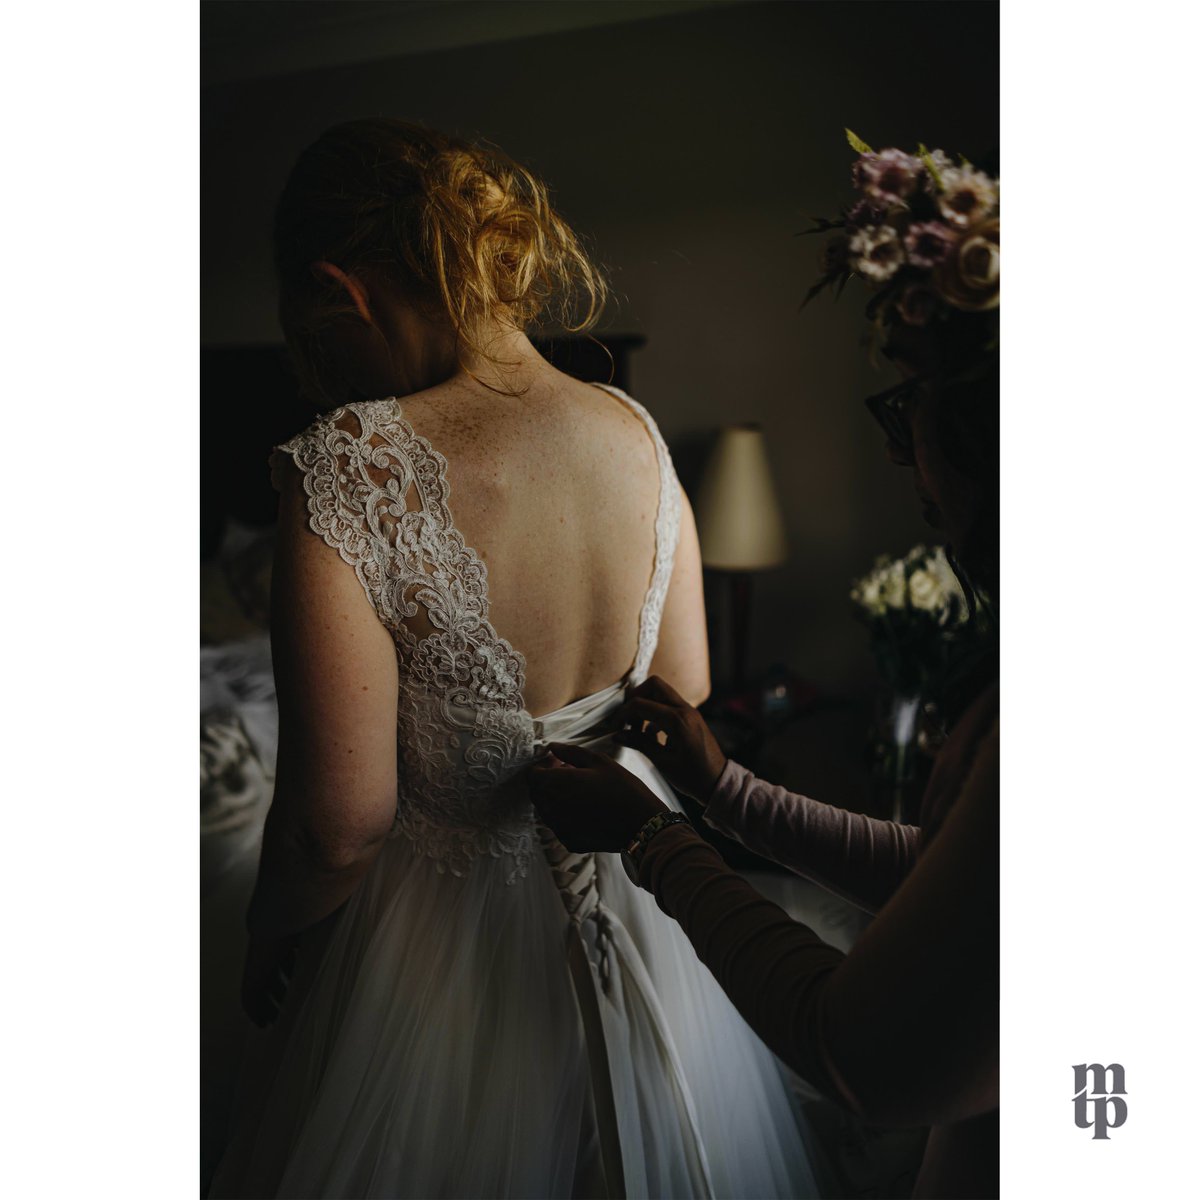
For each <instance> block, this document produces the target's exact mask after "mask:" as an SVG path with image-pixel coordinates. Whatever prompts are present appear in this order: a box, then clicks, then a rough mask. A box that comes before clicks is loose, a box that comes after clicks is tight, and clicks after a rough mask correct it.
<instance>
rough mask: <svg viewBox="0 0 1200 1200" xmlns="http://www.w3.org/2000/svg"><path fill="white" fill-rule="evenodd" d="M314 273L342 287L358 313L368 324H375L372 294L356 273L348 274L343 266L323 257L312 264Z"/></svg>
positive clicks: (319, 277)
mask: <svg viewBox="0 0 1200 1200" xmlns="http://www.w3.org/2000/svg"><path fill="white" fill-rule="evenodd" d="M312 273H313V275H315V276H316V277H317V278H318V279H321V280H323V281H325V282H333V283H335V284H337V286H338V287H340V288H341V289H342V290H343V291H344V292H345V293H346V295H347V296H348V297H349V299H350V302H351V303H352V304H353V305H354V307H355V308H356V309H357V310H358V315H359V316H360V317H362V319H363V320H364V321H366V323H367V324H368V325H373V324H374V323H375V322H374V319H373V318H372V316H371V304H370V296H369V295H368V294H367V289H366V287H364V286H363V282H362V280H361V279H358V278H357V277H356V276H354V275H347V274H346V272H345V271H343V270H342V268H341V267H338V266H335V265H334V264H333V263H331V262H325V261H324V260H323V259H322V260H321V261H319V262H315V263H313V265H312Z"/></svg>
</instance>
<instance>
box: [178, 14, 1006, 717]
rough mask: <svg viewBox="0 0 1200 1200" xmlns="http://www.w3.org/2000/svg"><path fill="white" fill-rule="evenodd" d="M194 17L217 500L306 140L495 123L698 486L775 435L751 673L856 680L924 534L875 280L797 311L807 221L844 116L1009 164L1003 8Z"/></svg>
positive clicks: (245, 464)
mask: <svg viewBox="0 0 1200 1200" xmlns="http://www.w3.org/2000/svg"><path fill="white" fill-rule="evenodd" d="M201 21H202V46H203V78H204V81H205V87H204V94H203V109H202V121H203V127H202V153H203V161H202V168H203V195H202V204H203V225H202V237H203V299H202V338H203V342H204V346H205V348H206V350H207V351H208V352H209V353H208V356H207V359H206V366H205V375H204V378H203V379H202V388H203V402H202V403H203V409H204V417H205V421H204V432H205V445H204V468H205V479H206V489H207V491H208V493H209V496H210V497H211V496H212V495H213V493H214V489H217V490H219V489H220V487H221V486H222V484H221V482H220V481H221V479H223V478H224V477H225V476H227V475H229V474H230V473H234V472H238V471H241V472H245V471H254V470H255V469H256V468H255V465H254V464H255V463H257V462H260V461H261V459H260V458H259V457H258V456H259V454H260V445H259V441H261V437H262V435H261V433H260V434H259V435H258V438H259V441H254V440H253V439H251V441H250V442H246V441H243V442H242V443H240V444H239V441H238V439H239V433H238V423H237V422H232V423H231V422H229V421H228V420H227V419H225V418H226V416H227V415H228V413H229V412H230V410H231V409H232V410H236V411H237V412H240V413H241V414H242V415H243V418H244V420H245V421H246V423H247V425H248V426H252V425H254V422H255V408H256V399H255V397H256V396H257V395H260V394H262V395H265V394H266V392H267V391H268V390H269V389H270V388H271V387H273V386H274V387H277V386H278V376H275V377H274V382H273V381H272V377H271V370H270V369H269V368H268V369H266V373H265V374H263V371H264V368H263V365H262V364H263V361H264V360H263V359H262V357H261V356H258V357H256V356H253V355H248V356H247V357H246V358H245V359H244V362H245V363H246V364H247V365H246V367H245V371H244V372H243V371H242V368H241V367H239V366H238V365H237V362H238V359H237V355H236V354H233V353H232V350H233V349H234V348H239V347H240V348H245V347H260V346H271V345H277V344H279V343H280V341H281V338H280V334H279V330H278V327H277V324H276V320H275V296H274V286H273V280H272V276H271V265H270V223H271V214H272V207H273V204H274V201H275V198H276V196H277V194H278V192H279V190H280V188H281V186H282V184H283V181H284V178H285V175H286V173H287V171H288V168H289V167H290V165H291V163H292V161H293V159H294V158H295V156H296V154H297V152H298V151H299V150H300V149H301V148H302V147H303V146H304V145H305V144H306V143H308V142H309V141H310V140H312V139H313V138H314V137H315V136H316V135H317V134H318V133H319V132H320V131H321V130H322V129H323V128H325V127H326V126H328V125H330V124H332V123H333V122H335V121H339V120H343V119H346V118H350V117H356V116H362V115H367V114H377V113H378V114H389V115H394V116H401V117H405V118H408V119H412V120H418V121H423V122H426V123H428V124H431V125H434V126H436V127H438V128H442V129H445V130H448V131H452V132H455V133H459V134H467V135H480V136H483V137H485V138H487V139H490V140H492V141H494V142H496V143H497V144H499V145H500V146H501V147H503V148H504V149H505V150H506V151H508V152H509V153H510V154H512V155H513V156H514V157H516V158H517V159H519V160H521V161H523V162H525V163H526V164H528V165H529V166H531V167H532V168H533V169H534V170H535V171H536V172H538V173H539V174H540V175H541V176H542V177H543V178H545V179H546V181H547V182H548V183H549V184H550V186H551V189H552V191H553V194H554V197H555V199H556V202H557V205H558V206H559V208H560V209H561V211H562V212H563V213H564V214H565V215H566V217H567V218H568V220H569V221H570V222H571V223H572V224H573V225H574V227H575V228H576V229H577V230H578V231H580V232H581V233H582V234H584V235H585V237H586V238H587V239H588V240H589V242H590V244H591V246H592V248H593V250H594V253H595V255H596V257H597V258H598V259H599V260H600V261H601V262H602V263H604V264H606V266H607V267H608V270H609V275H610V278H611V281H612V284H613V287H614V291H615V293H616V295H615V299H614V301H613V303H612V304H611V306H610V308H609V310H608V312H607V314H606V316H605V319H604V322H603V324H602V326H601V329H602V330H603V331H606V332H608V333H610V334H630V335H640V337H641V338H643V339H644V342H643V343H642V344H641V345H640V347H638V348H636V349H633V350H631V352H630V354H629V357H628V361H627V366H628V372H629V374H628V381H629V386H630V390H631V391H632V392H633V394H634V395H636V396H637V397H638V399H640V400H641V401H642V402H643V403H644V404H645V405H646V406H647V407H648V408H649V409H650V411H651V412H652V413H653V414H654V416H655V417H656V418H657V420H658V422H659V424H660V426H661V428H662V430H663V433H664V435H665V437H666V439H667V441H668V443H669V444H670V446H671V448H672V451H673V453H674V454H675V456H676V461H677V466H678V468H679V473H680V476H681V478H682V480H683V482H684V485H685V487H688V488H689V489H692V488H694V486H695V481H696V477H697V474H698V471H699V469H700V466H701V464H702V461H703V456H704V453H705V451H706V449H707V447H708V446H709V445H710V444H711V441H712V439H713V436H714V434H715V432H716V430H717V429H718V427H720V426H721V425H723V424H728V423H732V422H738V421H757V422H761V424H762V426H763V427H764V429H765V431H766V435H767V439H768V453H769V455H770V461H771V466H772V469H773V472H774V477H775V481H776V485H777V488H778V491H779V495H780V499H781V504H782V508H783V513H784V518H785V521H786V524H787V533H788V537H789V541H790V557H789V559H788V561H787V563H786V565H785V566H783V567H780V568H778V569H775V570H772V571H769V572H766V573H764V574H763V575H762V576H761V577H760V578H759V579H758V580H757V581H756V594H755V602H754V628H753V631H752V635H751V642H750V650H749V656H750V666H751V668H752V670H755V671H761V670H763V669H765V668H767V667H768V666H770V665H771V664H773V663H784V664H786V665H787V666H788V667H789V668H790V669H791V670H793V671H795V672H797V673H799V674H800V675H801V676H803V677H805V678H807V679H810V680H812V681H813V682H815V683H816V684H817V685H819V686H820V687H822V688H824V689H828V690H831V691H835V692H840V693H844V694H865V693H866V692H867V691H868V690H869V689H870V688H871V687H872V686H873V681H874V671H873V667H872V663H871V659H870V657H869V654H868V652H867V646H866V637H865V634H864V631H863V630H862V628H861V627H860V626H859V625H858V624H857V623H856V622H855V621H854V619H853V617H852V616H851V614H850V610H849V605H848V601H847V590H848V586H849V583H850V581H851V579H852V578H853V577H854V576H855V575H857V574H859V573H861V572H862V571H863V570H865V569H866V568H867V567H869V566H870V564H871V562H872V559H873V558H874V556H875V555H876V554H878V553H882V552H894V553H900V552H903V551H905V550H907V549H908V548H909V547H910V546H911V545H913V544H914V543H915V542H917V541H921V540H925V539H927V538H929V537H930V536H931V535H930V533H929V531H928V530H926V529H925V527H924V526H923V525H922V524H921V522H920V518H919V514H918V509H917V506H916V504H915V502H914V500H913V498H912V495H911V485H910V482H909V479H908V477H907V475H906V473H904V472H902V471H899V470H897V469H895V468H892V467H889V465H888V464H887V463H886V462H885V460H884V458H883V454H882V445H881V437H880V434H879V432H878V431H877V429H876V428H875V426H874V425H873V423H872V421H871V419H870V417H869V416H868V415H867V413H866V411H865V410H864V408H863V406H862V403H861V398H862V396H864V395H866V394H868V393H869V392H872V391H877V390H880V389H881V388H883V387H886V386H887V385H888V384H889V383H891V382H892V377H891V374H890V372H889V370H888V369H887V368H886V366H884V367H881V368H880V369H878V370H875V369H873V368H872V367H871V366H870V365H869V363H868V362H867V359H866V357H865V355H864V354H863V352H862V350H861V348H860V338H861V335H862V333H863V328H864V322H863V319H862V305H863V301H864V299H865V297H864V295H863V289H861V288H857V287H856V286H851V287H850V288H848V289H847V291H846V293H845V294H844V295H843V296H842V297H841V299H840V300H839V301H838V302H836V303H834V302H833V301H832V300H831V299H829V298H828V297H821V298H819V299H818V300H817V301H816V302H815V303H814V304H812V305H811V306H810V307H809V308H808V309H806V310H805V311H804V312H803V313H801V312H799V311H798V309H799V304H800V300H801V298H802V297H803V295H804V292H805V290H806V289H807V287H808V285H809V283H810V282H811V281H812V279H813V277H814V275H815V272H816V268H817V260H818V255H819V252H820V240H819V239H818V238H799V237H797V236H796V235H797V234H798V233H799V232H800V231H801V230H803V229H805V228H807V227H808V224H809V222H808V219H807V217H808V214H828V215H833V214H834V213H835V212H836V210H837V208H838V207H839V205H840V204H841V203H842V202H843V201H844V200H846V199H848V196H849V167H850V163H851V161H852V159H853V154H852V152H851V151H850V150H849V148H848V147H847V145H846V141H845V138H844V135H843V132H842V131H843V127H844V126H849V127H850V128H852V129H854V130H855V131H856V132H857V133H859V134H860V135H861V136H862V137H863V138H865V139H866V140H867V141H868V142H869V143H871V144H872V145H873V146H875V147H877V148H878V147H882V146H890V145H898V146H901V147H904V148H908V149H911V148H913V147H915V145H916V143H917V142H918V141H921V142H924V143H926V144H927V145H929V146H940V147H943V148H944V149H945V150H946V151H947V152H949V153H952V154H954V153H958V152H963V153H965V154H967V156H968V157H971V158H974V159H976V160H977V161H978V160H979V159H981V158H984V157H986V156H989V155H990V154H991V152H992V151H993V150H994V149H995V147H996V146H997V143H998V123H999V100H998V92H999V78H998V68H999V51H998V6H997V5H996V4H993V3H973V2H970V0H952V2H950V3H939V2H934V0H922V2H906V0H893V2H886V3H871V2H848V0H838V2H833V3H829V2H814V3H788V2H772V3H761V2H751V0H747V2H724V3H722V2H716V3H703V2H701V3H686V2H684V3H651V2H646V3H619V2H610V3H584V2H577V3H561V2H554V3H495V2H489V3H472V2H468V0H464V2H459V3H444V2H441V3H425V2H415V3H352V2H351V3H319V2H308V3H287V2H283V0H273V2H270V3H264V2H253V3H245V2H242V0H204V2H203V3H202V5H201ZM218 349H219V350H220V351H221V353H215V351H217V350H218ZM251 361H253V362H254V363H255V364H256V365H254V366H251V365H250V363H251ZM231 363H232V364H233V366H232V367H231V366H230V364H231ZM214 364H216V365H214ZM222 364H223V365H222ZM255 371H257V372H259V373H260V375H261V384H259V383H253V384H251V385H249V386H247V381H248V380H251V379H253V378H254V372H255ZM231 372H232V375H231ZM260 389H261V390H260ZM281 411H282V410H279V409H277V410H276V415H275V417H274V418H273V420H275V421H276V422H277V423H278V422H279V421H280V420H282V421H283V422H284V423H286V421H287V417H286V416H280V415H279V414H280V412H281ZM215 414H221V419H220V420H216V419H214V415H215ZM301 420H303V418H301ZM259 423H260V425H261V421H260V422H259ZM268 423H269V422H268ZM290 432H292V430H291V429H280V431H279V434H278V436H280V437H282V436H285V435H286V434H287V433H290ZM262 469H263V471H264V472H265V463H264V464H263V467H262ZM234 515H239V516H240V517H241V519H243V520H245V519H250V520H255V519H258V518H260V517H261V513H255V512H248V513H241V514H237V513H235V514H234ZM210 541H211V538H210Z"/></svg>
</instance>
